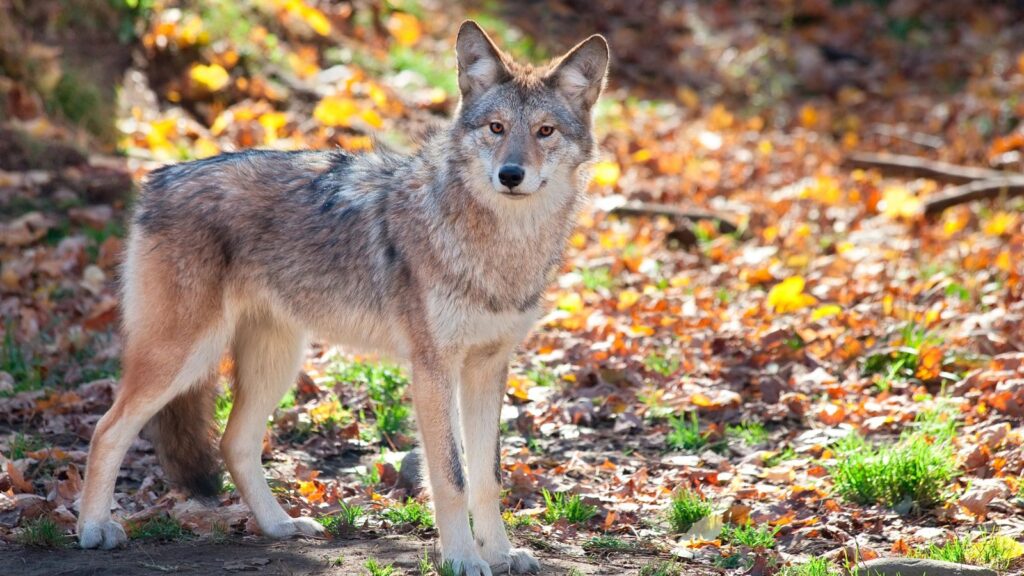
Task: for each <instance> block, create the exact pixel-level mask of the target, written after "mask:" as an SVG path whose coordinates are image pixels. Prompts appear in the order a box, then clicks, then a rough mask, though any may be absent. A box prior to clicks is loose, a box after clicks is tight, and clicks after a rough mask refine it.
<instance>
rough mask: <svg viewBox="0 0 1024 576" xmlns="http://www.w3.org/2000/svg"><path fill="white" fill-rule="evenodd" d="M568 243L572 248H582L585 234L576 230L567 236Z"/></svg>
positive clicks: (584, 244)
mask: <svg viewBox="0 0 1024 576" xmlns="http://www.w3.org/2000/svg"><path fill="white" fill-rule="evenodd" d="M569 245H571V246H572V247H573V248H577V249H578V248H583V247H584V246H586V245H587V236H586V234H584V233H582V232H576V233H574V234H573V235H572V237H571V238H569Z"/></svg>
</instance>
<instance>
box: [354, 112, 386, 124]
mask: <svg viewBox="0 0 1024 576" xmlns="http://www.w3.org/2000/svg"><path fill="white" fill-rule="evenodd" d="M359 117H360V118H362V119H363V122H366V123H367V124H368V125H370V126H372V127H373V128H380V127H381V126H383V125H384V120H383V119H381V117H380V114H378V113H377V111H376V110H363V111H362V112H360V113H359Z"/></svg>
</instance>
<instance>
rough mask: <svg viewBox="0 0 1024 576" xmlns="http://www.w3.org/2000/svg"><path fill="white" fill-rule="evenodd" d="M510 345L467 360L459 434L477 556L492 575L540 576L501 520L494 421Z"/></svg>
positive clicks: (483, 350) (461, 388) (497, 416)
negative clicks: (529, 575)
mask: <svg viewBox="0 0 1024 576" xmlns="http://www.w3.org/2000/svg"><path fill="white" fill-rule="evenodd" d="M512 348H513V346H511V345H510V346H502V347H499V348H497V349H487V348H481V349H479V350H477V351H475V352H474V353H471V354H470V355H469V356H468V357H467V358H466V364H465V367H464V368H463V372H462V381H461V382H460V383H459V407H460V408H461V410H460V412H461V413H462V433H463V438H464V439H465V442H466V465H467V468H468V469H469V505H470V507H471V508H472V510H473V536H474V537H475V539H476V544H477V547H478V549H479V550H480V555H481V556H483V559H484V560H485V561H487V562H488V563H489V564H490V565H491V567H492V568H493V569H494V570H495V571H496V572H501V573H509V572H511V573H513V574H522V573H526V572H539V571H540V564H539V563H538V562H537V560H535V559H534V558H533V556H531V555H530V552H529V551H527V550H524V549H521V548H512V543H511V542H509V539H508V535H507V534H506V533H505V523H504V521H502V518H501V462H500V458H501V438H500V437H499V429H498V422H499V419H500V417H501V403H502V400H503V399H504V397H505V386H506V380H507V377H508V358H509V355H510V354H511V353H512Z"/></svg>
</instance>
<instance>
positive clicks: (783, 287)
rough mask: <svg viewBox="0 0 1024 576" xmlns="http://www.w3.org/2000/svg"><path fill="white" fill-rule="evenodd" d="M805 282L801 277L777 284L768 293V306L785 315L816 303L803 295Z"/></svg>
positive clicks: (815, 300)
mask: <svg viewBox="0 0 1024 576" xmlns="http://www.w3.org/2000/svg"><path fill="white" fill-rule="evenodd" d="M804 285H805V281H804V279H803V277H802V276H791V277H789V278H786V279H785V280H783V281H782V282H779V283H778V284H776V285H775V286H772V289H771V290H769V291H768V305H769V306H771V307H772V308H773V309H774V310H775V312H778V313H785V312H793V311H795V310H800V309H801V308H806V307H807V306H810V305H811V304H814V303H815V302H817V299H815V298H814V296H811V295H810V294H804Z"/></svg>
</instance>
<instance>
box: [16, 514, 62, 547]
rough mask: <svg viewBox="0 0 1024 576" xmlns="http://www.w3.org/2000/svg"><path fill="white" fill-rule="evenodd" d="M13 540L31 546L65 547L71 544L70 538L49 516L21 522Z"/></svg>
mask: <svg viewBox="0 0 1024 576" xmlns="http://www.w3.org/2000/svg"><path fill="white" fill-rule="evenodd" d="M15 540H17V542H18V543H19V544H21V545H22V546H31V547H33V548H65V547H67V546H68V545H70V544H71V538H69V537H68V535H67V534H65V533H64V530H63V529H62V528H61V527H60V526H59V525H57V523H56V522H54V521H53V520H52V519H50V518H45V517H41V518H36V519H34V520H29V521H27V522H25V523H24V524H22V526H21V529H20V530H18V532H17V534H16V536H15Z"/></svg>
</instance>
